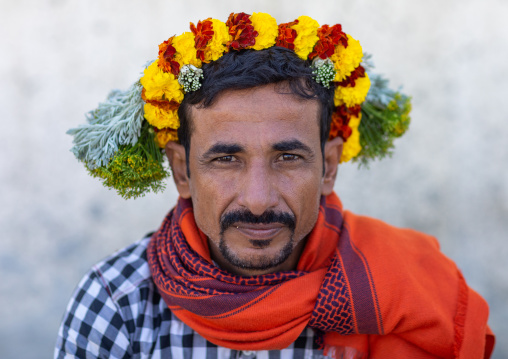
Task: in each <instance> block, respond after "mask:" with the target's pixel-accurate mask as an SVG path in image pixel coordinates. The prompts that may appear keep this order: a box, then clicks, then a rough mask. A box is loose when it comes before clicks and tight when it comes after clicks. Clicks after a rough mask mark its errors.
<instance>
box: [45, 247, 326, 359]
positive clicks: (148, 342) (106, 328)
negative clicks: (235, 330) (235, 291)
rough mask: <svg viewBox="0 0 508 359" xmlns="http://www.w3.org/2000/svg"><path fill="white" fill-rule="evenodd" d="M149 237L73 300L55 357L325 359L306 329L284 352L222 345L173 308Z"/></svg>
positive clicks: (116, 257) (105, 267) (100, 269)
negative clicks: (161, 288) (155, 269)
mask: <svg viewBox="0 0 508 359" xmlns="http://www.w3.org/2000/svg"><path fill="white" fill-rule="evenodd" d="M149 240H150V238H149V237H146V238H144V239H142V240H140V241H138V242H136V243H134V244H132V245H130V246H129V247H127V248H125V249H123V250H120V251H118V252H117V253H115V254H113V255H112V256H111V257H109V258H107V259H105V260H104V261H102V262H101V263H99V264H97V265H96V266H94V267H93V268H92V269H91V270H90V271H89V272H88V273H87V274H86V275H85V277H84V278H83V279H82V280H81V282H80V283H79V285H78V287H77V289H76V291H75V293H74V295H73V297H72V298H71V300H70V302H69V305H68V306H67V311H66V313H65V316H64V319H63V322H62V324H61V326H60V330H59V332H58V339H57V343H56V348H55V358H164V359H170V358H175V359H180V358H188V359H191V358H192V359H216V358H221V359H222V358H224V359H225V358H228V359H230V358H244V359H254V358H257V359H279V358H280V359H285V358H288V359H289V358H301V359H310V358H325V357H324V356H323V352H322V351H321V350H318V349H317V346H316V344H315V342H314V332H313V330H312V329H310V328H306V329H305V330H304V331H303V332H302V334H301V335H300V336H299V337H298V338H297V339H296V341H295V342H294V343H293V344H291V345H290V346H289V347H288V348H286V349H283V350H270V351H268V350H261V351H238V350H231V349H228V348H223V347H218V346H217V345H215V344H213V343H210V342H209V341H207V340H206V339H205V338H203V337H202V336H201V335H199V334H198V333H197V332H195V331H194V330H193V329H191V328H190V327H188V326H187V325H186V324H184V323H183V322H182V321H180V320H179V319H178V318H177V317H176V316H174V315H173V314H172V313H171V311H170V310H169V309H168V307H167V305H166V303H165V302H164V300H163V299H162V298H161V296H160V294H159V292H158V291H157V288H156V287H155V285H154V283H153V281H152V279H151V276H150V270H149V268H148V262H147V259H146V247H147V245H148V242H149Z"/></svg>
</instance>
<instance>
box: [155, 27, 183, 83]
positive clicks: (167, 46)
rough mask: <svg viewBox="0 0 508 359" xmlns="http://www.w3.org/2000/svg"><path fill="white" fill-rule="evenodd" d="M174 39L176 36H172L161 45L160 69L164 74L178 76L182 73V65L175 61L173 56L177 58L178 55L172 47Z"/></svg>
mask: <svg viewBox="0 0 508 359" xmlns="http://www.w3.org/2000/svg"><path fill="white" fill-rule="evenodd" d="M173 38H174V36H171V37H170V38H169V39H167V40H166V41H164V42H163V43H162V44H160V45H159V67H160V68H161V69H162V70H163V71H164V72H171V73H172V74H173V75H175V76H178V74H179V73H180V64H179V63H178V62H176V61H173V56H175V53H176V50H175V48H174V47H173V45H172V43H173Z"/></svg>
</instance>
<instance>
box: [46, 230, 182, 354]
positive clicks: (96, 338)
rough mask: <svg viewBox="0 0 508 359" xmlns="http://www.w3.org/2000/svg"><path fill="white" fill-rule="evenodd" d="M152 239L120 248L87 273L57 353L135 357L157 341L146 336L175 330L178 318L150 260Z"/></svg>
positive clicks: (68, 314)
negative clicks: (173, 324) (153, 274)
mask: <svg viewBox="0 0 508 359" xmlns="http://www.w3.org/2000/svg"><path fill="white" fill-rule="evenodd" d="M149 240H150V238H149V237H147V238H143V239H141V240H139V241H137V242H135V243H134V244H132V245H130V246H128V247H126V248H124V249H122V250H119V251H118V252H116V253H114V254H113V255H111V256H109V257H108V258H106V259H104V260H103V261H101V262H100V263H98V264H97V265H95V266H93V267H92V268H91V269H90V271H89V272H88V273H87V274H86V275H85V276H84V277H83V279H82V280H81V281H80V283H79V284H78V286H77V288H76V290H75V292H74V294H73V296H72V298H71V300H70V302H69V304H68V306H67V310H66V313H65V316H64V319H63V321H62V324H61V326H60V330H59V333H58V339H57V345H56V349H55V357H57V358H64V357H77V358H85V357H104V358H109V357H111V358H122V357H131V356H132V355H133V354H134V353H135V352H141V351H143V350H144V349H143V348H141V346H143V345H146V346H150V347H152V346H153V343H145V342H144V341H143V340H142V338H147V337H153V336H154V335H155V336H157V334H158V331H160V330H161V329H165V330H167V332H169V327H170V326H171V322H172V320H173V317H172V315H171V313H170V311H169V309H168V308H167V306H166V305H165V303H164V301H163V300H162V299H161V297H160V295H159V293H158V292H157V290H156V288H155V286H154V284H153V282H152V280H151V276H150V270H149V267H148V263H147V260H146V248H147V245H148V242H149ZM166 327H167V328H166ZM152 350H153V348H152Z"/></svg>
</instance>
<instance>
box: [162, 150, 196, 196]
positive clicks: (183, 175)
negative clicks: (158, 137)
mask: <svg viewBox="0 0 508 359" xmlns="http://www.w3.org/2000/svg"><path fill="white" fill-rule="evenodd" d="M165 151H166V156H167V158H168V161H169V166H170V167H171V172H172V173H173V180H174V181H175V185H176V189H177V190H178V193H179V194H180V197H182V198H190V187H189V177H187V162H186V155H185V148H184V147H183V146H182V145H180V144H178V143H176V142H173V141H169V142H168V143H167V144H166V147H165Z"/></svg>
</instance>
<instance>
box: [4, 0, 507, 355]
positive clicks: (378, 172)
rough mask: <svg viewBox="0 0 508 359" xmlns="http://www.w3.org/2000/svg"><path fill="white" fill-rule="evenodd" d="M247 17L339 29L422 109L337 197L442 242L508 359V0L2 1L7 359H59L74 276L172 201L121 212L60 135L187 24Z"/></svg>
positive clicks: (144, 227)
mask: <svg viewBox="0 0 508 359" xmlns="http://www.w3.org/2000/svg"><path fill="white" fill-rule="evenodd" d="M240 11H245V12H247V13H252V12H256V11H262V12H268V13H270V14H271V15H273V16H274V17H275V18H276V19H277V21H278V22H279V23H281V22H287V21H292V20H293V19H295V18H296V17H298V16H300V15H309V16H311V17H313V18H315V19H316V20H317V21H318V22H319V23H320V24H325V23H328V24H335V23H341V24H342V25H343V28H344V30H345V32H347V33H349V34H351V35H352V36H353V37H354V38H356V39H359V40H360V42H361V44H362V46H363V49H364V51H366V52H369V53H372V54H373V55H374V61H375V63H376V66H377V71H378V72H381V73H384V74H385V75H386V76H387V77H388V78H390V79H391V84H392V86H393V87H395V88H397V87H398V86H400V85H403V86H404V91H405V92H406V93H407V94H410V95H411V96H412V97H413V112H412V124H411V127H410V130H409V132H408V133H407V134H406V135H405V136H404V137H403V138H402V139H400V140H398V141H396V151H395V154H394V156H393V157H392V158H391V159H386V160H383V161H381V162H376V163H374V164H372V165H371V167H370V170H365V169H361V170H359V169H358V168H357V166H356V165H354V164H345V165H343V166H341V167H340V169H339V178H338V181H337V185H336V191H337V192H338V194H339V195H340V196H341V198H342V200H343V202H344V205H345V207H346V208H348V209H351V210H353V211H355V212H357V213H361V214H365V215H370V216H374V217H378V218H381V219H383V220H385V221H387V222H388V223H391V224H393V225H396V226H401V227H411V228H415V229H418V230H421V231H424V232H427V233H429V234H432V235H434V236H436V237H438V238H439V240H440V242H441V245H442V250H443V251H444V253H445V254H446V255H448V256H449V257H451V258H452V259H453V260H454V261H455V262H457V264H458V265H459V267H460V268H461V269H462V271H463V273H464V276H465V277H466V279H467V281H468V283H469V284H470V285H471V286H472V287H473V288H475V289H476V290H477V291H478V292H480V293H481V294H482V295H483V296H484V297H485V298H486V299H487V300H488V302H489V303H490V306H491V317H490V324H491V326H492V328H493V330H494V332H495V333H496V334H497V338H498V343H497V349H496V351H495V358H503V357H508V344H507V343H506V342H505V338H506V335H507V333H508V310H507V304H506V303H507V302H508V284H507V283H508V271H507V265H506V262H507V260H508V246H507V245H506V243H505V240H506V237H507V234H508V167H507V163H508V161H507V160H508V146H507V144H506V142H507V140H508V123H507V121H508V116H507V113H508V105H507V102H508V90H507V85H508V61H507V60H506V59H507V58H508V27H507V26H506V24H505V21H506V17H507V15H508V2H506V1H505V0H483V1H479V0H477V1H470V0H447V1H442V0H414V1H406V0H375V1H374V0H371V1H367V0H355V1H352V0H333V1H331V0H330V1H326V0H312V1H303V0H283V1H268V0H267V1H238V0H235V1H233V0H222V1H220V0H216V1H203V0H194V1H180V0H178V1H177V0H171V1H169V0H166V1H162V0H157V1H155V0H154V1H150V0H144V1H141V0H139V1H134V0H107V1H102V0H101V1H99V0H86V1H67V0H17V1H12V0H10V1H8V0H1V1H0V30H1V34H2V35H1V36H0V49H1V51H0V71H1V72H0V75H1V81H0V115H1V116H0V119H1V120H0V121H1V129H0V181H1V182H0V183H1V186H0V200H1V204H2V206H1V207H0V228H1V231H2V239H1V240H0V276H1V280H0V357H1V358H43V357H51V355H52V351H53V345H54V342H55V338H56V334H57V330H58V326H59V323H60V320H61V318H62V315H63V313H64V310H65V306H66V304H67V302H68V300H69V298H70V296H71V295H72V292H73V289H74V288H75V286H76V284H77V283H78V281H79V280H80V278H81V277H82V276H83V275H84V274H85V272H86V271H87V270H88V268H90V267H91V266H92V265H93V264H94V263H96V262H97V261H99V260H100V259H102V258H104V257H105V256H107V255H109V254H110V253H112V252H113V251H115V250H116V249H119V248H121V247H123V246H126V245H128V244H129V243H131V242H133V241H135V240H137V239H139V238H140V237H141V236H143V235H144V234H145V233H147V232H149V231H151V230H154V229H157V227H158V226H159V224H160V222H161V220H162V219H163V217H164V215H165V214H166V212H167V211H168V210H169V209H170V208H171V207H172V206H173V204H174V203H175V200H176V192H175V190H174V186H173V185H172V183H169V184H168V189H167V190H166V192H164V193H163V194H159V195H148V196H146V197H145V198H142V199H139V200H134V201H133V200H130V201H124V200H122V199H121V198H120V197H118V196H117V195H116V194H115V193H113V192H111V191H108V190H107V189H105V188H104V187H102V185H101V184H100V183H99V182H98V181H97V180H95V179H92V178H91V177H89V176H87V174H86V172H85V170H84V168H83V166H82V165H81V164H80V163H78V162H77V161H76V160H75V159H74V157H73V155H72V154H71V153H70V152H69V148H70V147H71V140H72V139H71V137H70V136H67V135H65V131H66V130H67V129H68V128H70V127H75V126H77V125H78V124H80V123H83V122H84V113H85V112H87V111H89V110H91V109H93V108H94V107H95V106H97V104H98V102H99V101H102V100H103V99H104V98H105V97H106V95H107V94H108V92H109V91H110V90H111V89H112V88H120V89H125V88H127V87H128V86H129V85H130V84H131V83H133V82H134V81H136V80H137V79H138V78H139V76H140V72H141V71H142V69H143V65H144V64H145V63H146V61H148V60H151V59H154V58H155V57H156V55H157V49H158V48H157V46H158V44H159V43H161V42H162V41H164V40H166V39H167V38H168V37H169V36H171V35H174V34H180V33H182V32H184V31H188V23H189V21H193V22H197V21H198V20H201V19H206V18H208V17H215V18H218V19H221V20H223V21H225V20H226V19H227V17H228V15H229V13H230V12H240ZM169 182H171V180H170V181H169ZM435 295H436V296H439V295H440V294H439V293H435Z"/></svg>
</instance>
